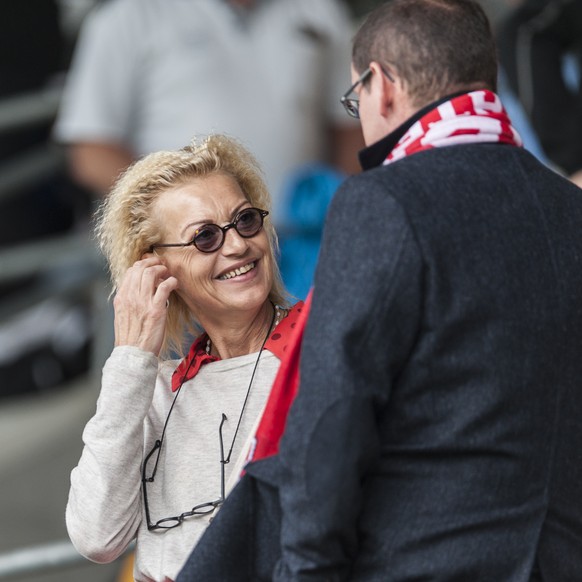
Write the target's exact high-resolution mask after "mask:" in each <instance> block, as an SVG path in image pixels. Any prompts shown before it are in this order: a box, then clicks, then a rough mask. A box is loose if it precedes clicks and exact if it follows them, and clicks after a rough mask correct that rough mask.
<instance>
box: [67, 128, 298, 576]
mask: <svg viewBox="0 0 582 582" xmlns="http://www.w3.org/2000/svg"><path fill="white" fill-rule="evenodd" d="M269 210H270V196H269V194H268V192H267V189H266V187H265V184H264V181H263V179H262V177H261V172H260V169H259V167H258V166H257V163H256V161H255V160H254V159H253V157H252V156H251V154H250V153H249V152H248V151H247V150H245V149H244V148H243V147H242V146H241V145H240V144H239V143H238V142H236V141H235V140H233V139H231V138H228V137H226V136H221V135H213V136H210V137H208V138H206V139H205V140H204V141H203V142H201V143H198V144H196V143H193V144H192V145H190V146H188V147H185V148H183V149H181V150H179V151H165V152H157V153H154V154H150V155H148V156H146V157H145V158H143V159H142V160H140V161H138V162H136V163H135V164H134V165H133V166H131V167H130V168H129V169H128V170H127V171H126V172H125V173H124V174H123V175H122V176H121V178H120V179H119V180H118V182H117V184H116V185H115V186H114V188H113V190H112V191H111V193H110V195H109V197H108V198H107V199H106V200H105V202H104V203H103V205H102V207H101V208H100V210H99V212H98V217H97V235H98V239H99V241H100V245H101V248H102V250H103V252H104V254H105V256H106V258H107V260H108V263H109V266H110V270H111V274H112V281H113V289H114V292H115V298H114V309H115V347H114V349H113V352H112V354H111V356H110V357H109V359H108V360H107V362H106V364H105V366H104V369H103V379H102V387H101V393H100V396H99V401H98V403H97V411H96V414H95V416H94V417H93V418H92V419H91V420H90V421H89V422H88V424H87V426H86V428H85V431H84V433H83V440H84V443H85V446H84V450H83V453H82V456H81V459H80V461H79V464H78V465H77V467H76V468H75V469H74V470H73V472H72V474H71V489H70V493H69V501H68V505H67V514H66V518H67V528H68V531H69V535H70V537H71V539H72V541H73V543H74V545H75V546H76V548H77V549H78V550H79V552H80V553H81V554H83V555H84V556H86V557H87V558H89V559H91V560H93V561H96V562H110V561H112V560H114V559H115V558H117V557H118V556H119V555H120V554H121V553H122V552H123V551H124V550H125V549H126V548H127V546H128V544H129V543H130V542H131V541H132V540H134V539H136V556H135V572H134V575H135V579H136V581H138V582H143V581H150V580H156V581H162V580H164V581H166V580H173V579H175V577H176V576H177V574H178V572H179V570H180V568H181V566H182V564H183V562H184V561H185V560H186V558H187V556H188V554H189V553H190V551H191V550H192V547H193V545H194V544H195V543H196V541H197V540H198V538H199V537H200V536H201V534H202V532H203V531H204V529H205V527H206V526H207V525H208V523H209V521H210V520H211V519H212V517H213V516H214V515H215V514H216V512H217V510H218V508H219V507H220V505H221V503H222V501H223V500H224V497H225V495H226V494H227V493H228V491H229V489H230V488H231V487H232V486H233V484H234V483H235V482H236V479H237V476H238V475H239V474H240V469H241V468H242V466H243V465H244V460H245V454H246V452H247V451H248V449H249V445H250V442H251V438H252V436H253V434H254V430H255V427H256V424H257V421H258V418H259V417H260V414H261V412H262V410H263V407H264V404H265V402H266V399H267V396H268V394H269V391H270V388H271V385H272V382H273V379H274V377H275V375H276V373H277V370H278V368H279V364H280V359H281V357H282V355H283V353H284V349H285V338H286V337H287V334H288V331H289V330H290V328H291V326H292V325H293V321H294V318H295V317H296V315H297V313H298V311H299V310H300V309H301V305H300V304H298V305H296V306H295V307H294V308H292V309H290V308H289V305H288V303H287V302H286V299H285V292H284V289H283V286H282V283H281V279H280V276H279V272H278V268H277V264H276V260H275V253H276V248H277V239H276V235H275V232H274V230H273V227H272V225H271V223H270V221H269ZM193 336H194V337H196V339H195V341H194V343H193V344H192V346H191V347H190V348H189V349H188V348H187V346H186V348H185V349H184V343H185V341H186V339H187V338H192V337H193ZM183 349H184V351H185V352H186V355H185V357H183V358H181V359H172V357H171V354H175V353H180V350H183Z"/></svg>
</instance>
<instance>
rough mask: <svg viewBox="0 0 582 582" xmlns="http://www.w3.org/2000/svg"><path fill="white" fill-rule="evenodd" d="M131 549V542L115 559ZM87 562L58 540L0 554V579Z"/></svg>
mask: <svg viewBox="0 0 582 582" xmlns="http://www.w3.org/2000/svg"><path fill="white" fill-rule="evenodd" d="M133 549H134V544H131V545H130V546H129V547H128V548H127V550H126V551H125V552H124V553H123V555H122V556H120V557H119V558H118V559H117V561H119V562H121V561H122V560H123V558H124V557H125V556H127V555H129V554H130V553H131V552H132V551H133ZM89 564H90V562H88V560H87V559H86V558H84V557H83V556H81V555H80V554H79V553H78V552H77V550H75V548H74V547H73V544H71V542H70V541H68V540H66V541H59V542H54V543H51V544H43V545H39V546H32V547H29V548H22V549H20V550H15V551H13V552H8V553H6V554H0V580H20V579H24V578H27V577H29V576H32V575H34V574H39V573H42V574H48V573H50V572H62V571H64V570H66V569H69V568H74V567H79V566H83V565H89Z"/></svg>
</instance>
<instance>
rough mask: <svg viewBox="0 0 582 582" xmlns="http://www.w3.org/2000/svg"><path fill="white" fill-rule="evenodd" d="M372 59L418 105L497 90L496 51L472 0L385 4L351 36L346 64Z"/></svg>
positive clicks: (480, 11) (393, 1)
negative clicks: (474, 91)
mask: <svg viewBox="0 0 582 582" xmlns="http://www.w3.org/2000/svg"><path fill="white" fill-rule="evenodd" d="M372 61H378V62H379V63H381V64H384V65H385V66H386V67H387V68H389V69H390V70H394V71H395V72H396V73H397V75H398V76H399V77H400V79H401V80H402V81H403V82H404V83H405V86H406V89H407V91H408V94H409V95H410V97H411V98H412V101H413V103H414V104H415V105H418V106H423V105H426V104H428V103H430V102H431V101H434V100H436V99H439V98H440V97H443V96H445V95H448V94H450V93H453V92H456V91H462V90H465V89H474V88H484V89H490V90H492V91H495V90H496V87H497V52H496V49H495V41H494V39H493V35H492V33H491V27H490V24H489V20H488V19H487V16H486V15H485V13H484V11H483V9H482V8H481V6H480V5H479V4H478V3H477V2H476V1H475V0H389V1H388V2H386V3H385V4H382V5H381V6H379V7H378V8H376V9H375V10H373V11H372V12H371V13H370V14H369V15H368V17H367V18H366V20H365V21H364V23H363V24H362V26H361V27H360V29H359V30H358V32H357V33H356V36H355V38H354V47H353V56H352V62H353V64H354V67H355V69H356V70H357V71H358V72H360V73H361V72H363V71H364V70H365V69H366V68H367V67H368V65H369V64H370V62H372Z"/></svg>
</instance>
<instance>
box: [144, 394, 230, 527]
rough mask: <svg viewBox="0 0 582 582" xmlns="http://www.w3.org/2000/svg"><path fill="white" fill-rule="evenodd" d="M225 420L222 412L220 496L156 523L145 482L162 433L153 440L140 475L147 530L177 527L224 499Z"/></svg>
mask: <svg viewBox="0 0 582 582" xmlns="http://www.w3.org/2000/svg"><path fill="white" fill-rule="evenodd" d="M177 396H178V395H176V397H177ZM174 402H175V399H174ZM172 408H173V404H172ZM170 412H171V409H170ZM226 420H227V417H226V414H224V413H222V420H221V421H220V426H219V427H218V436H219V438H220V497H219V498H218V499H216V500H214V501H207V502H205V503H199V504H198V505H195V506H194V507H193V508H192V509H191V510H190V511H185V512H184V513H181V514H180V515H177V516H175V517H164V518H162V519H158V520H157V521H156V523H152V520H151V516H150V507H149V503H148V492H147V484H148V483H153V481H154V478H155V475H156V471H157V469H158V461H159V459H160V452H161V448H162V442H163V435H162V438H161V439H158V440H157V441H156V442H155V444H154V447H153V448H152V450H151V451H150V452H149V453H148V455H147V457H146V458H145V459H144V462H143V465H142V475H141V482H142V492H143V504H144V510H145V517H146V523H147V527H148V530H149V531H154V530H157V529H163V530H168V529H172V528H174V527H178V526H179V525H181V524H182V522H183V521H184V520H185V519H186V518H187V517H193V516H195V515H208V514H210V513H212V512H213V511H214V510H215V509H216V508H217V507H220V506H221V505H222V504H223V503H224V499H225V478H224V477H225V475H224V473H225V469H224V466H225V465H226V464H227V463H229V462H230V455H229V459H227V460H225V459H224V441H223V438H222V425H223V424H224V422H225V421H226ZM156 450H157V451H158V455H157V457H156V462H155V465H154V469H153V471H152V474H151V476H150V477H146V469H147V465H148V461H149V460H150V458H151V456H152V455H153V454H154V453H155V452H156Z"/></svg>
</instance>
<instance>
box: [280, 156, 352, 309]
mask: <svg viewBox="0 0 582 582" xmlns="http://www.w3.org/2000/svg"><path fill="white" fill-rule="evenodd" d="M344 179H345V175H344V174H342V173H341V172H339V171H337V170H335V169H334V168H332V167H330V166H327V165H324V164H307V165H304V166H301V167H300V168H298V169H297V170H296V171H295V172H293V174H292V175H291V176H290V177H289V179H288V180H287V182H286V185H285V192H284V197H283V204H284V216H285V224H284V225H283V227H282V228H280V229H279V244H280V248H281V257H280V262H279V266H280V268H281V275H282V277H283V282H284V283H285V287H286V288H287V290H288V291H289V293H290V294H291V295H293V296H294V297H297V298H298V299H305V297H306V296H307V293H308V292H309V289H310V287H311V285H312V284H313V274H314V272H315V265H316V264H317V257H318V254H319V247H320V244H321V233H322V231H323V224H324V222H325V216H326V214H327V209H328V207H329V203H330V202H331V199H332V198H333V195H334V194H335V192H336V190H337V189H338V187H339V185H340V184H341V183H342V182H343V181H344Z"/></svg>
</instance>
